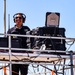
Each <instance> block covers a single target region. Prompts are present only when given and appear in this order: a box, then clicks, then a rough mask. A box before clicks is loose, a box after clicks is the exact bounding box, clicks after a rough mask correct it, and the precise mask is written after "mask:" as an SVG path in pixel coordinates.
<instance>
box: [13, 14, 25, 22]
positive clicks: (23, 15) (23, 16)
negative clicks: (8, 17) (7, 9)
mask: <svg viewBox="0 0 75 75" xmlns="http://www.w3.org/2000/svg"><path fill="white" fill-rule="evenodd" d="M18 14H19V15H21V16H22V18H23V23H24V22H25V20H26V15H25V14H23V13H16V14H15V15H14V16H13V20H14V22H15V18H16V15H18Z"/></svg>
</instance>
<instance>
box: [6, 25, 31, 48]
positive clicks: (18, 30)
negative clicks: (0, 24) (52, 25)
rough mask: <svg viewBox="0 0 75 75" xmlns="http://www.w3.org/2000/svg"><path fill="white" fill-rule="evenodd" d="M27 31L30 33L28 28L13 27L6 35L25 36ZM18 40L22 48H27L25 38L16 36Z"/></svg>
mask: <svg viewBox="0 0 75 75" xmlns="http://www.w3.org/2000/svg"><path fill="white" fill-rule="evenodd" d="M27 31H30V28H29V27H28V26H22V27H21V28H16V26H14V27H12V28H11V29H9V30H8V32H7V33H8V34H20V35H26V32H27ZM18 38H21V41H22V42H21V45H22V48H27V43H26V40H27V37H19V36H18Z"/></svg>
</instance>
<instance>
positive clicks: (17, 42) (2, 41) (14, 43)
mask: <svg viewBox="0 0 75 75" xmlns="http://www.w3.org/2000/svg"><path fill="white" fill-rule="evenodd" d="M0 47H4V48H5V47H9V39H8V37H0ZM21 47H22V46H21V39H20V38H12V39H11V48H21ZM7 51H8V50H7ZM13 51H14V52H18V51H16V50H13Z"/></svg>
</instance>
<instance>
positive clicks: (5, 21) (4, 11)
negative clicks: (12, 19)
mask: <svg viewBox="0 0 75 75" xmlns="http://www.w3.org/2000/svg"><path fill="white" fill-rule="evenodd" d="M4 34H6V0H4ZM4 36H6V35H4Z"/></svg>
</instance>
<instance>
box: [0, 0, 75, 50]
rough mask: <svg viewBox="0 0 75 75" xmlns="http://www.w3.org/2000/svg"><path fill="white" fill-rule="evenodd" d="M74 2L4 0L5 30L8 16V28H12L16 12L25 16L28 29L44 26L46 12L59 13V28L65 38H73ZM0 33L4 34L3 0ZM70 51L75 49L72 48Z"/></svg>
mask: <svg viewBox="0 0 75 75" xmlns="http://www.w3.org/2000/svg"><path fill="white" fill-rule="evenodd" d="M74 7H75V0H6V30H8V24H9V21H8V14H10V27H13V26H14V22H13V15H14V14H15V13H17V12H22V13H24V14H26V22H25V25H27V26H29V27H30V29H34V28H36V27H42V26H45V19H46V17H45V16H46V12H59V13H60V24H59V27H61V28H65V29H66V32H65V35H66V37H70V38H75V33H74V32H75V9H74ZM0 33H4V0H0ZM71 49H73V50H74V49H75V48H74V46H72V48H71Z"/></svg>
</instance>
